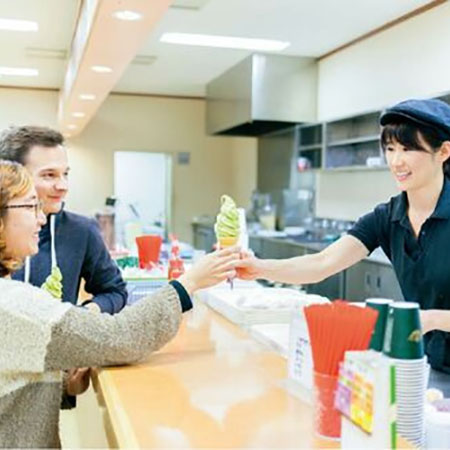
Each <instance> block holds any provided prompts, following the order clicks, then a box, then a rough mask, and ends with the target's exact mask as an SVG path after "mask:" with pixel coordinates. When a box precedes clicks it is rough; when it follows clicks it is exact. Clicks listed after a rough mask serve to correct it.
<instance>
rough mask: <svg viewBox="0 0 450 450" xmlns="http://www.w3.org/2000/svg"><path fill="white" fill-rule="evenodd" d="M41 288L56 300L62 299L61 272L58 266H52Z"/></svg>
mask: <svg viewBox="0 0 450 450" xmlns="http://www.w3.org/2000/svg"><path fill="white" fill-rule="evenodd" d="M41 288H42V289H44V290H46V291H47V292H49V293H50V294H51V295H52V297H54V298H56V299H57V300H61V299H62V273H61V270H59V267H58V266H55V267H53V268H52V271H51V273H50V275H49V276H48V277H47V278H46V280H45V282H44V284H43V285H42V286H41Z"/></svg>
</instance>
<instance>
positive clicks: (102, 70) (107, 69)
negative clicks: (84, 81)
mask: <svg viewBox="0 0 450 450" xmlns="http://www.w3.org/2000/svg"><path fill="white" fill-rule="evenodd" d="M91 69H92V70H93V71H94V72H97V73H110V72H112V68H111V67H108V66H91Z"/></svg>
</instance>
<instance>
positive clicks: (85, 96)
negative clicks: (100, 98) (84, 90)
mask: <svg viewBox="0 0 450 450" xmlns="http://www.w3.org/2000/svg"><path fill="white" fill-rule="evenodd" d="M78 98H79V99H80V100H85V101H89V100H95V95H94V94H80V95H79V96H78Z"/></svg>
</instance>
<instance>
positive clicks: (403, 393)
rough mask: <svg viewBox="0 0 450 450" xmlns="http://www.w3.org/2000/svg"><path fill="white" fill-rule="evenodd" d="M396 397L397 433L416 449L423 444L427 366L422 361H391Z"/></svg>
mask: <svg viewBox="0 0 450 450" xmlns="http://www.w3.org/2000/svg"><path fill="white" fill-rule="evenodd" d="M391 361H392V362H393V363H394V365H395V379H396V397H397V432H398V433H399V434H400V435H401V436H403V437H404V438H405V439H407V440H408V441H409V442H411V443H412V444H414V445H415V446H417V447H419V448H420V447H423V445H424V443H425V391H426V389H427V384H428V364H427V359H426V356H425V357H423V358H422V359H393V358H391Z"/></svg>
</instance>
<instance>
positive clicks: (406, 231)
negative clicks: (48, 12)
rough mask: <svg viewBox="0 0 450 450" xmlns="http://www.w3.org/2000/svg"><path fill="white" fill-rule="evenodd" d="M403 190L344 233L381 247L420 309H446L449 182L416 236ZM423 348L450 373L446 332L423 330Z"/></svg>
mask: <svg viewBox="0 0 450 450" xmlns="http://www.w3.org/2000/svg"><path fill="white" fill-rule="evenodd" d="M407 212H408V198H407V196H406V193H405V192H402V193H401V194H400V195H398V196H396V197H392V198H391V199H390V201H389V202H388V203H383V204H381V205H378V206H377V207H376V208H375V209H374V210H373V211H372V212H371V213H369V214H366V215H365V216H363V217H361V218H360V219H359V220H358V222H357V223H356V224H355V226H354V227H353V228H352V229H351V230H349V232H348V234H350V235H352V236H354V237H355V238H357V239H358V240H360V241H361V242H362V243H363V244H364V245H365V247H366V248H367V249H368V250H369V252H370V253H371V252H372V251H373V250H375V249H376V248H377V247H381V248H382V249H383V250H384V252H385V253H386V255H387V257H388V258H389V259H390V261H391V263H392V266H393V268H394V271H395V273H396V275H397V279H398V281H399V284H400V287H401V289H402V293H403V297H404V299H405V300H406V301H410V302H417V303H419V304H420V307H421V309H446V310H450V181H449V180H448V179H445V182H444V185H443V188H442V191H441V194H440V196H439V200H438V203H437V205H436V208H435V210H434V212H433V214H432V215H431V216H430V217H429V218H428V219H427V220H426V221H425V223H424V224H423V225H422V228H421V230H420V234H419V236H418V237H417V238H416V237H415V236H414V232H413V230H412V227H411V224H410V222H409V218H408V215H407ZM424 338H425V351H426V353H427V355H428V359H429V362H430V364H431V366H432V367H433V368H434V369H437V370H442V371H445V372H448V373H450V333H446V332H444V331H439V330H436V331H431V332H429V333H427V334H426V335H425V337H424Z"/></svg>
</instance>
